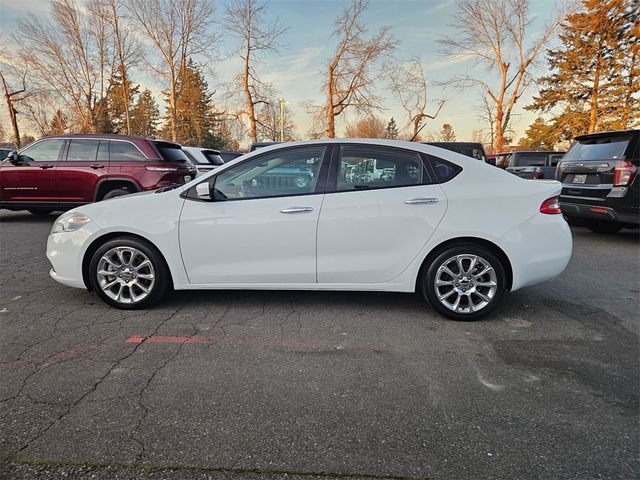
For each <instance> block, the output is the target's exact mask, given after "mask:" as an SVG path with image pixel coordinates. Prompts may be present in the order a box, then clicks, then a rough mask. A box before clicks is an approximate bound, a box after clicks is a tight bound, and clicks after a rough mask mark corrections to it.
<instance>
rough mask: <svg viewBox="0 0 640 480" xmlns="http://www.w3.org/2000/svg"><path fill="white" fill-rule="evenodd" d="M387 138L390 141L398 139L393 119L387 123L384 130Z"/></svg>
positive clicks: (396, 127) (396, 126)
mask: <svg viewBox="0 0 640 480" xmlns="http://www.w3.org/2000/svg"><path fill="white" fill-rule="evenodd" d="M384 131H385V134H386V136H387V138H389V139H391V140H396V139H397V138H398V133H399V132H398V125H396V121H395V119H394V118H393V117H391V120H389V123H387V126H386V128H385V129H384Z"/></svg>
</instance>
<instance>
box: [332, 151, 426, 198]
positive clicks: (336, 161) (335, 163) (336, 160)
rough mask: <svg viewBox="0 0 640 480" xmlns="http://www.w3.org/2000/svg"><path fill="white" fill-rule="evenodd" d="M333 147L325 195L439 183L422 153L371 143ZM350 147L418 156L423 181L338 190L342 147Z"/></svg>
mask: <svg viewBox="0 0 640 480" xmlns="http://www.w3.org/2000/svg"><path fill="white" fill-rule="evenodd" d="M332 146H333V155H332V156H331V166H330V171H329V177H328V179H327V188H326V192H325V193H354V192H370V191H372V190H387V189H389V188H407V187H418V186H420V185H433V184H436V183H438V182H436V181H434V179H435V178H436V177H434V176H433V174H432V172H431V171H430V169H429V168H427V166H426V164H425V159H424V156H423V154H422V152H419V151H417V150H410V149H408V148H400V147H392V146H388V145H374V144H369V143H356V142H340V143H334V144H332ZM343 146H345V147H346V146H350V147H372V148H377V149H383V150H395V151H398V152H401V153H403V154H405V155H407V154H410V155H417V156H418V158H419V159H420V161H421V162H422V173H423V175H422V181H421V182H420V183H414V184H411V185H389V186H383V187H373V188H363V189H354V190H338V170H339V169H340V147H343Z"/></svg>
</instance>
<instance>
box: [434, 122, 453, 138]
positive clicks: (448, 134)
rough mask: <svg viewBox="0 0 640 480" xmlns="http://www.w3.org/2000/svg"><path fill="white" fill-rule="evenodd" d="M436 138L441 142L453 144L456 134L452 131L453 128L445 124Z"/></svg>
mask: <svg viewBox="0 0 640 480" xmlns="http://www.w3.org/2000/svg"><path fill="white" fill-rule="evenodd" d="M438 138H439V140H440V141H441V142H455V141H456V132H454V131H453V127H452V126H451V124H450V123H445V124H444V125H442V129H440V134H439V135H438Z"/></svg>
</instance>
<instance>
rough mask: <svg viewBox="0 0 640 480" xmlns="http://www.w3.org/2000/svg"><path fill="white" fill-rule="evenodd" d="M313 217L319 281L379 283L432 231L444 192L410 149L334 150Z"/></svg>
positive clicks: (410, 257)
mask: <svg viewBox="0 0 640 480" xmlns="http://www.w3.org/2000/svg"><path fill="white" fill-rule="evenodd" d="M331 173H332V177H331V178H332V180H330V185H329V186H330V188H332V190H333V191H332V192H327V194H326V195H325V198H324V201H323V203H322V211H321V212H320V219H319V222H318V283H322V284H336V283H339V284H349V283H382V282H387V281H390V280H393V279H394V278H396V277H397V276H398V275H400V274H401V273H402V271H403V270H404V269H405V268H407V267H408V266H409V264H410V263H411V261H412V260H413V259H414V258H415V257H416V255H418V253H419V252H420V250H421V249H422V247H423V246H424V245H425V244H426V242H427V241H428V240H429V238H430V237H431V235H432V234H433V233H434V232H435V229H436V227H437V225H438V224H439V223H440V220H441V219H442V217H443V215H444V212H445V210H446V205H447V201H446V197H445V195H444V192H443V191H442V188H441V187H440V185H439V184H436V183H432V181H431V178H430V176H429V174H428V171H427V169H426V168H425V166H424V165H423V161H422V158H421V156H420V155H419V154H418V153H417V152H413V151H410V150H402V149H397V148H390V147H383V146H372V145H358V144H350V145H349V144H344V145H340V146H336V147H334V155H333V159H332V166H331Z"/></svg>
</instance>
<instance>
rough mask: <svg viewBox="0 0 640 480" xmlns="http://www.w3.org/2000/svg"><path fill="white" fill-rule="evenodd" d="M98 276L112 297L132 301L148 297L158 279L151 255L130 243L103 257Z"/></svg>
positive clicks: (122, 300)
mask: <svg viewBox="0 0 640 480" xmlns="http://www.w3.org/2000/svg"><path fill="white" fill-rule="evenodd" d="M96 276H97V278H98V284H99V285H100V288H101V289H102V291H103V292H104V293H105V294H107V296H108V297H109V298H111V299H113V300H115V301H116V302H120V303H128V304H131V303H138V302H140V301H142V300H144V299H145V298H146V297H147V296H148V295H149V293H151V290H152V289H153V285H154V283H155V280H156V279H155V272H154V270H153V264H152V263H151V260H149V257H147V256H146V255H145V254H144V253H142V252H141V251H140V250H138V249H137V248H133V247H128V246H122V247H115V248H112V249H111V250H109V251H107V252H106V253H105V254H104V255H103V256H102V257H100V260H99V261H98V269H97V272H96Z"/></svg>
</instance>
